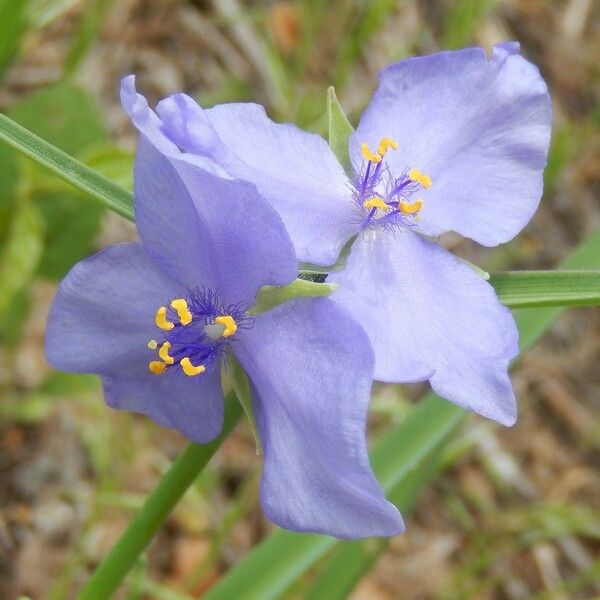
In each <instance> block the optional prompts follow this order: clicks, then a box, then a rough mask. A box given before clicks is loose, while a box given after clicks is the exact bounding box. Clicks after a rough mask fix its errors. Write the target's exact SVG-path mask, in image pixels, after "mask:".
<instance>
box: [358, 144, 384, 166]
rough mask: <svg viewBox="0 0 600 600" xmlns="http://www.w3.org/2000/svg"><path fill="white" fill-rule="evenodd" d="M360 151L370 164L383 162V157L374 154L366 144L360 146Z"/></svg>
mask: <svg viewBox="0 0 600 600" xmlns="http://www.w3.org/2000/svg"><path fill="white" fill-rule="evenodd" d="M360 151H361V152H362V155H363V156H364V158H365V160H368V161H369V162H372V163H378V162H381V155H380V154H373V153H372V152H371V151H370V150H369V146H368V145H367V144H366V143H365V144H361V145H360Z"/></svg>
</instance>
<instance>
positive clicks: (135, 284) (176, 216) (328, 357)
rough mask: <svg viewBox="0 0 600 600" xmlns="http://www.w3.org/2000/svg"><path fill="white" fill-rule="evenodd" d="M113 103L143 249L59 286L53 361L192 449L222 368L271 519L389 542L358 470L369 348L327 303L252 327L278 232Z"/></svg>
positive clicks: (281, 246) (280, 241)
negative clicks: (135, 133) (226, 367)
mask: <svg viewBox="0 0 600 600" xmlns="http://www.w3.org/2000/svg"><path fill="white" fill-rule="evenodd" d="M125 103H126V106H127V108H128V110H129V111H130V113H131V114H132V116H133V119H134V122H135V124H136V126H137V127H138V128H139V129H140V130H141V132H142V136H141V140H140V145H139V148H138V154H137V161H136V167H135V201H136V202H135V212H136V224H137V228H138V231H139V233H140V236H141V239H142V242H141V243H133V244H119V245H115V246H111V247H109V248H106V249H105V250H103V251H102V252H100V253H98V254H96V255H95V256H93V257H91V258H89V259H87V260H84V261H82V262H81V263H79V264H78V265H76V266H75V267H74V268H73V269H72V271H71V272H70V273H69V274H68V275H67V277H66V278H65V280H64V281H63V282H62V284H61V286H60V288H59V291H58V295H57V297H56V300H55V302H54V305H53V306H52V309H51V312H50V316H49V322H48V329H47V338H46V351H47V356H48V359H49V361H50V362H51V363H52V364H53V365H54V366H55V367H57V368H59V369H63V370H66V371H74V372H86V373H97V374H98V375H100V376H101V378H102V381H103V384H104V392H105V396H106V401H107V402H108V404H109V405H110V406H112V407H113V408H117V409H123V410H131V411H135V412H139V413H144V414H146V415H148V416H149V417H151V418H152V419H153V420H154V421H156V422H157V423H159V424H161V425H165V426H169V427H174V428H176V429H177V430H179V431H180V432H181V433H182V434H184V435H185V436H186V437H188V438H190V439H192V440H194V441H196V442H200V443H203V442H208V441H210V440H211V439H213V438H214V437H215V436H216V435H217V434H218V433H219V431H220V430H221V427H222V421H223V392H222V390H221V374H220V367H221V363H222V361H223V360H224V359H226V358H227V355H228V353H233V354H234V355H235V356H236V357H237V359H238V360H239V362H240V363H241V365H242V366H243V367H244V369H245V370H246V372H247V374H248V376H249V379H250V381H251V387H252V392H253V403H254V410H255V413H256V416H257V424H258V428H259V432H260V437H261V442H262V446H263V449H264V458H265V465H264V473H263V480H262V485H261V501H262V505H263V507H264V510H265V512H266V514H267V515H268V516H269V518H270V519H271V520H273V521H274V522H275V523H278V524H280V525H282V526H283V527H287V528H289V529H294V530H299V531H315V532H322V533H328V534H332V535H336V536H338V537H347V538H352V537H363V536H371V535H393V534H396V533H399V532H401V531H402V529H403V524H402V518H401V516H400V514H399V513H398V511H397V509H396V508H395V507H394V506H393V505H391V504H390V503H388V502H387V501H386V500H385V498H384V496H383V493H382V490H381V489H380V487H379V485H378V483H377V481H376V479H375V477H374V475H373V473H372V471H371V468H370V465H369V459H368V455H367V449H366V441H365V423H366V414H367V403H368V399H369V393H370V388H371V381H372V375H373V365H374V357H373V354H372V351H371V349H370V346H369V342H368V338H367V337H366V335H365V333H364V332H363V330H362V329H361V328H360V326H358V325H357V324H356V322H355V321H354V320H353V319H352V317H350V316H349V315H348V314H347V312H346V311H345V309H343V308H342V307H340V306H338V305H337V304H336V303H334V302H333V301H331V300H330V299H328V298H318V299H317V298H314V299H308V298H303V299H297V300H294V301H292V302H288V303H286V304H282V305H280V306H278V307H277V308H275V309H273V310H272V311H269V312H265V313H262V314H251V313H249V312H248V309H250V308H251V307H252V305H253V303H254V299H255V296H256V293H257V291H258V290H259V289H260V288H261V287H262V286H264V285H283V284H287V283H289V282H290V281H292V280H293V279H294V278H295V276H296V269H297V267H296V257H295V254H294V249H293V245H292V243H291V240H290V238H289V236H288V234H287V232H286V230H285V227H284V225H283V223H282V221H281V219H280V218H279V216H278V215H277V213H276V212H275V210H274V209H273V208H271V207H270V206H269V205H268V204H267V203H266V202H265V201H264V200H263V199H262V198H261V197H260V196H259V195H258V193H257V192H256V188H255V187H254V186H253V185H251V184H249V183H246V182H240V181H235V180H228V179H224V178H223V177H218V176H216V175H215V174H214V173H211V172H209V171H207V170H205V169H204V168H202V167H206V166H207V164H206V161H204V160H203V159H200V158H195V157H192V156H188V155H184V154H182V153H181V152H180V151H179V150H178V148H177V147H176V146H175V144H173V143H172V142H171V141H169V140H168V139H167V138H166V137H165V136H163V135H162V133H161V131H160V129H159V122H158V119H157V117H156V115H154V113H152V111H150V110H149V109H148V106H147V104H146V103H145V101H143V100H142V99H140V98H136V97H126V98H125Z"/></svg>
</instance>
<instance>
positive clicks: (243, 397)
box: [227, 354, 262, 454]
mask: <svg viewBox="0 0 600 600" xmlns="http://www.w3.org/2000/svg"><path fill="white" fill-rule="evenodd" d="M227 370H228V374H229V378H230V380H231V385H232V386H233V391H234V392H235V395H236V396H237V399H238V401H239V403H240V404H241V405H242V408H243V409H244V412H245V413H246V417H248V423H249V425H250V431H252V435H253V436H254V442H255V444H256V454H262V445H261V443H260V436H259V434H258V427H257V426H256V417H255V416H254V409H253V408H252V392H251V391H250V382H249V381H248V376H247V375H246V372H245V371H244V369H243V368H242V365H240V363H239V362H238V360H237V358H236V357H235V356H234V355H233V354H230V355H229V357H228V358H227Z"/></svg>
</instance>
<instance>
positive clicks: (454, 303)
mask: <svg viewBox="0 0 600 600" xmlns="http://www.w3.org/2000/svg"><path fill="white" fill-rule="evenodd" d="M518 49H519V47H518V44H516V43H504V44H499V45H497V46H495V47H494V50H493V54H492V57H491V58H490V59H488V58H487V57H486V55H485V52H484V51H483V50H482V49H480V48H468V49H465V50H460V51H456V52H442V53H439V54H434V55H431V56H425V57H418V58H411V59H408V60H405V61H402V62H399V63H396V64H393V65H391V66H390V67H388V68H387V69H385V70H384V71H383V72H382V73H381V76H380V81H379V88H378V90H377V91H376V93H375V95H374V97H373V99H372V101H371V104H370V105H369V107H368V108H367V109H366V111H365V112H364V114H363V115H362V118H361V120H360V123H359V125H358V128H357V130H356V132H355V133H354V134H353V135H352V136H351V139H350V160H351V163H352V165H353V168H354V174H353V175H352V176H351V177H348V176H347V175H346V173H345V172H344V170H343V168H342V166H341V165H340V164H339V162H338V161H337V159H336V158H335V156H334V155H333V153H332V151H331V150H330V149H329V147H328V145H327V144H326V143H325V141H324V140H323V139H322V138H320V137H319V136H316V135H313V134H309V133H306V132H304V131H302V130H300V129H298V128H296V127H294V126H293V125H284V124H277V123H274V122H272V121H271V120H269V119H268V117H267V116H266V115H265V113H264V110H263V109H262V107H260V106H257V105H254V104H224V105H220V106H215V107H214V108H211V109H207V110H202V109H201V108H200V107H199V106H198V105H197V104H196V103H195V102H194V101H192V100H191V99H190V98H188V97H187V96H184V95H181V94H179V95H175V96H171V97H170V98H167V99H166V100H164V101H162V102H161V103H160V104H159V106H158V113H159V115H160V119H161V123H160V127H161V131H162V132H163V133H164V135H165V137H167V138H168V139H170V140H171V141H172V142H173V143H175V144H176V145H177V146H178V147H179V148H181V149H182V150H183V151H184V152H185V153H186V156H188V157H189V160H203V161H207V162H210V164H212V165H213V168H215V169H218V170H219V171H221V173H222V174H223V173H225V174H226V176H230V177H237V178H240V179H245V180H247V181H251V182H252V183H254V184H255V185H256V186H257V188H258V191H259V192H260V194H261V195H262V196H263V197H264V198H265V199H266V200H267V202H269V203H270V204H271V205H272V206H273V207H274V208H275V209H276V210H277V211H278V212H279V214H280V215H281V217H282V219H283V221H284V223H285V224H286V227H287V229H288V232H289V233H290V237H291V238H292V241H293V243H294V246H295V248H296V254H297V256H298V258H299V259H300V260H303V261H307V262H312V263H317V264H321V265H330V264H332V263H334V262H335V261H336V260H337V257H338V255H339V253H340V251H341V249H342V248H343V247H344V245H345V244H346V243H347V242H348V240H350V239H353V238H354V237H355V236H356V237H355V239H354V241H353V244H352V248H351V251H350V254H349V257H348V260H347V265H346V268H345V270H344V271H343V272H340V273H334V274H332V275H330V277H329V281H332V282H335V283H337V284H339V289H338V291H336V292H335V293H334V295H333V296H332V298H334V299H335V300H336V301H337V302H338V303H339V304H341V305H343V306H344V307H346V308H347V309H348V310H349V311H350V312H351V313H352V314H353V315H354V317H355V318H356V320H357V321H359V322H360V323H361V324H362V325H363V326H364V327H365V329H366V331H367V333H368V335H369V338H370V341H371V344H372V346H373V348H374V351H375V356H376V363H375V378H376V379H378V380H381V381H388V382H409V381H421V380H430V382H431V385H432V387H433V389H434V390H435V391H436V392H438V393H439V394H440V395H442V396H444V397H446V398H448V399H449V400H451V401H453V402H455V403H456V404H458V405H460V406H463V407H465V408H467V409H469V410H472V411H476V412H478V413H480V414H482V415H484V416H487V417H490V418H492V419H495V420H497V421H499V422H500V423H503V424H507V425H510V424H512V423H514V421H515V419H516V402H515V397H514V392H513V390H512V386H511V383H510V379H509V377H508V373H507V367H508V363H509V361H510V359H511V358H512V357H514V356H515V355H516V353H517V351H518V346H517V344H518V339H517V337H518V336H517V331H516V328H515V324H514V321H513V319H512V316H511V315H510V313H509V311H508V310H507V309H506V308H505V307H503V306H502V305H501V304H500V303H499V301H498V299H497V297H496V295H495V293H494V291H493V289H492V287H491V286H490V285H489V284H488V283H487V282H486V281H484V280H483V279H482V278H481V277H480V276H479V275H477V274H476V273H475V272H474V271H473V270H472V269H471V268H470V267H468V266H467V265H466V264H464V263H463V262H461V261H460V260H458V259H457V258H455V257H454V256H452V254H450V253H449V252H447V251H446V250H445V249H444V248H442V247H441V246H438V245H437V244H436V243H434V241H432V240H431V239H430V237H431V236H439V235H441V234H442V233H444V232H447V231H456V232H458V233H461V234H463V235H465V236H468V237H470V238H472V239H473V240H475V241H477V242H479V243H481V244H483V245H486V246H495V245H497V244H499V243H502V242H507V241H508V240H510V239H511V238H512V237H514V236H515V235H516V234H517V233H518V232H519V231H520V230H521V229H522V228H523V227H524V226H525V225H526V223H527V222H528V221H529V219H530V218H531V216H532V215H533V213H534V211H535V209H536V207H537V205H538V203H539V199H540V196H541V193H542V172H543V169H544V166H545V163H546V156H547V150H548V144H549V139H550V121H551V108H550V99H549V95H548V90H547V87H546V84H545V83H544V81H543V79H542V78H541V76H540V74H539V72H538V70H537V68H536V67H534V66H533V65H532V64H530V63H529V62H527V61H526V60H524V59H523V58H522V57H521V56H519V54H518ZM124 93H125V95H126V96H127V95H131V94H134V93H135V91H134V89H133V83H132V81H131V80H125V81H124Z"/></svg>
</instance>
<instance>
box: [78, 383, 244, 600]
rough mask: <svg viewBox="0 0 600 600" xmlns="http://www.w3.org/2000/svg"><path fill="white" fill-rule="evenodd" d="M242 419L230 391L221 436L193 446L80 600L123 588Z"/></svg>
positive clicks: (98, 599) (98, 598)
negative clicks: (179, 503) (177, 505)
mask: <svg viewBox="0 0 600 600" xmlns="http://www.w3.org/2000/svg"><path fill="white" fill-rule="evenodd" d="M241 416H242V408H241V406H240V404H239V402H238V401H237V400H236V397H235V395H234V394H233V393H232V392H230V393H229V394H228V395H227V398H226V399H225V419H224V423H223V430H222V431H221V434H220V435H219V437H217V438H216V439H214V440H213V441H212V442H211V443H210V444H204V445H199V444H194V443H191V444H189V445H188V446H187V447H186V448H185V450H184V451H183V452H182V453H181V454H180V455H179V457H178V458H177V460H175V462H174V463H173V464H172V465H171V468H170V469H169V470H168V471H167V472H166V473H165V474H164V475H163V477H162V479H161V480H160V482H159V484H158V486H157V487H156V489H155V490H154V491H153V492H152V493H151V494H150V495H149V496H148V498H147V499H146V502H145V503H144V506H143V507H142V508H141V510H140V511H139V512H138V514H137V515H136V516H135V518H134V519H133V520H132V521H131V523H130V524H129V526H128V527H127V529H126V530H125V532H124V533H123V535H122V536H121V538H120V539H119V541H118V542H117V543H116V544H115V546H114V547H113V549H112V550H111V551H110V553H109V554H108V555H107V556H106V558H105V559H104V560H103V561H102V562H101V563H100V565H99V566H98V568H97V569H96V571H95V572H94V574H93V575H92V577H91V579H90V580H89V581H88V583H87V585H86V586H85V587H84V588H83V590H82V591H81V594H80V595H79V600H104V599H105V598H109V597H110V596H111V594H112V593H113V592H114V591H115V590H116V589H117V588H118V587H119V585H120V584H121V582H122V581H123V578H124V577H125V575H127V573H128V572H129V571H130V570H131V568H132V567H133V566H134V565H135V563H136V561H137V560H138V557H139V555H140V554H141V553H142V552H143V551H144V550H145V548H146V546H148V544H149V543H150V541H151V540H152V538H153V536H154V534H155V533H156V532H157V531H158V529H159V528H160V526H161V525H162V524H163V522H164V521H165V520H166V518H167V517H168V515H169V514H170V512H171V511H172V510H173V507H174V506H175V505H176V504H177V502H179V500H180V499H181V497H182V496H183V494H184V493H185V491H186V490H187V489H188V488H189V487H190V485H192V483H193V482H194V480H195V479H196V477H198V475H199V474H200V473H201V472H202V470H203V469H204V467H206V465H207V463H208V461H209V460H210V459H211V458H212V456H213V454H214V453H215V452H216V450H217V448H218V447H219V446H220V445H221V443H222V442H223V440H224V439H225V438H226V437H227V436H228V435H229V433H230V432H231V430H232V429H233V428H234V427H235V425H236V424H237V423H238V421H239V420H240V418H241Z"/></svg>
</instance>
